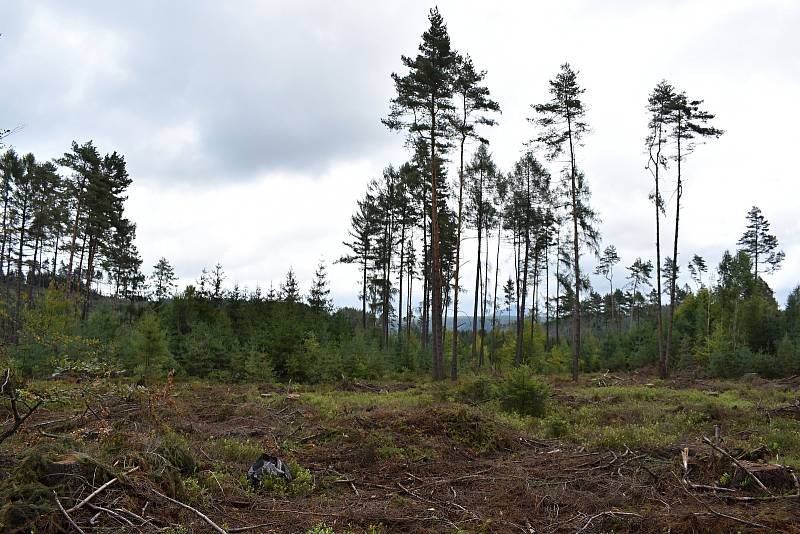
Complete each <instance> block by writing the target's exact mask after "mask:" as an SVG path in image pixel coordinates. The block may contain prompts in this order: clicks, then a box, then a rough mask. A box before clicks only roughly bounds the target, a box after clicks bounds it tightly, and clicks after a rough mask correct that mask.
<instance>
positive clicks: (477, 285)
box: [472, 230, 481, 362]
mask: <svg viewBox="0 0 800 534" xmlns="http://www.w3.org/2000/svg"><path fill="white" fill-rule="evenodd" d="M480 284H481V231H480V230H478V261H477V262H476V263H475V294H474V299H473V305H472V361H473V362H474V361H475V360H476V359H477V357H478V302H479V301H480Z"/></svg>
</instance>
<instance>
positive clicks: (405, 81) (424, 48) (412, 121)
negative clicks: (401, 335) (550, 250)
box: [383, 8, 456, 380]
mask: <svg viewBox="0 0 800 534" xmlns="http://www.w3.org/2000/svg"><path fill="white" fill-rule="evenodd" d="M428 20H429V22H430V28H429V29H428V30H427V31H426V32H425V33H424V34H423V35H422V43H420V45H419V54H418V55H417V57H416V58H411V57H407V56H402V62H403V65H404V66H405V67H406V68H407V69H408V73H407V74H406V75H405V76H400V75H398V74H392V79H393V80H394V83H395V89H396V91H397V96H396V97H395V98H394V99H393V100H392V107H391V112H390V114H389V117H388V118H387V119H385V120H384V121H383V122H384V124H385V125H386V126H388V127H389V128H390V129H392V130H406V131H407V132H408V134H409V137H410V138H411V140H412V142H413V140H414V139H416V138H418V137H421V138H422V139H424V140H425V142H426V144H427V147H428V149H429V150H430V167H429V168H430V195H431V196H430V198H431V206H430V214H431V229H430V239H431V262H432V265H431V267H432V273H431V274H432V277H431V278H432V279H431V282H432V285H431V300H432V302H431V308H432V320H431V323H432V331H433V332H432V333H433V378H434V379H435V380H442V379H443V378H444V356H443V351H442V343H443V339H442V333H443V330H442V293H443V292H442V286H443V283H442V262H441V241H440V239H441V237H440V228H439V204H440V202H441V201H442V200H443V199H442V200H440V198H439V193H440V192H439V190H438V185H439V181H438V177H437V170H438V166H439V163H440V162H439V159H440V158H441V155H442V154H443V153H445V152H446V151H447V150H448V149H449V148H450V142H449V141H450V138H451V136H452V132H451V128H452V124H453V121H452V113H453V102H452V96H453V78H454V72H453V70H454V66H455V62H456V54H455V52H454V51H453V50H452V49H451V48H450V37H449V35H448V34H447V26H446V25H445V23H444V20H443V19H442V16H441V15H440V14H439V10H438V8H434V9H431V11H430V14H429V16H428Z"/></svg>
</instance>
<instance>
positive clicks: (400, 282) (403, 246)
mask: <svg viewBox="0 0 800 534" xmlns="http://www.w3.org/2000/svg"><path fill="white" fill-rule="evenodd" d="M405 251H406V215H405V209H404V210H403V222H402V224H401V225H400V268H399V269H398V273H399V274H400V276H399V278H400V279H399V280H398V285H399V289H398V291H397V342H398V343H400V332H402V330H403V276H404V273H403V261H404V260H405Z"/></svg>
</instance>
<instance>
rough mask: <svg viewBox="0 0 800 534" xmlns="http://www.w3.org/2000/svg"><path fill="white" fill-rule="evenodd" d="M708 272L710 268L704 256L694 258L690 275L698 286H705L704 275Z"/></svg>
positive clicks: (690, 267) (690, 265)
mask: <svg viewBox="0 0 800 534" xmlns="http://www.w3.org/2000/svg"><path fill="white" fill-rule="evenodd" d="M707 271H708V266H707V265H706V260H705V259H703V257H702V256H698V255H697V254H695V255H694V257H692V261H690V262H689V274H690V275H691V277H692V280H693V281H694V283H695V284H697V285H698V286H702V285H703V274H705V273H706V272H707Z"/></svg>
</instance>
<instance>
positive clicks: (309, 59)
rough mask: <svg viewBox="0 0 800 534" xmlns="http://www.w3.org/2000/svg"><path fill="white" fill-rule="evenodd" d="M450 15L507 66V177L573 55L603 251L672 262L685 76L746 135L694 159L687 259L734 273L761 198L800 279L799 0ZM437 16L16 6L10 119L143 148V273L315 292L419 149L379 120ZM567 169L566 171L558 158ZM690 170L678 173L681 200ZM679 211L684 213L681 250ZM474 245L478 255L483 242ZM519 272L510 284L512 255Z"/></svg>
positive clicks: (500, 138) (303, 6)
mask: <svg viewBox="0 0 800 534" xmlns="http://www.w3.org/2000/svg"><path fill="white" fill-rule="evenodd" d="M439 4H440V5H439V7H440V9H441V12H442V13H443V15H444V17H445V20H446V21H447V23H448V27H449V31H450V34H451V38H452V43H453V46H454V47H456V48H457V49H459V50H461V51H464V52H469V53H470V55H471V56H472V57H473V59H474V61H475V63H476V65H477V66H478V67H479V68H485V69H488V76H487V79H486V80H487V84H488V86H489V87H490V89H491V90H492V94H493V96H494V97H495V98H496V99H497V100H498V101H499V102H500V104H501V106H502V108H503V114H502V116H501V117H500V124H499V126H497V127H495V128H493V129H492V130H491V131H489V132H485V133H486V136H487V137H488V138H489V139H490V140H491V143H492V152H493V154H494V156H495V158H496V160H497V163H498V165H499V166H500V167H501V168H503V169H509V168H511V166H512V165H513V163H514V161H515V160H516V159H517V158H518V157H519V156H520V154H521V151H522V148H523V143H524V142H526V141H528V140H529V139H531V138H532V137H533V135H534V131H533V129H532V126H531V124H530V123H529V122H528V121H527V118H528V117H530V116H531V114H532V110H531V108H530V104H533V103H540V102H543V101H545V100H547V99H548V94H547V88H548V80H549V79H550V78H551V77H552V76H553V75H554V74H555V72H556V70H557V69H558V66H559V65H560V64H561V63H562V62H564V61H570V63H572V64H573V66H574V67H575V68H577V69H578V70H579V71H580V80H581V83H582V85H583V86H584V87H585V88H586V89H587V92H586V94H585V99H586V103H587V106H588V116H587V118H588V120H589V122H590V125H591V127H592V134H591V135H589V136H587V138H586V139H585V145H584V146H583V147H581V149H580V152H579V160H580V164H581V167H582V168H583V169H584V170H585V171H586V176H587V179H588V181H589V184H590V185H591V188H592V191H593V205H594V207H595V208H596V209H597V210H598V211H599V212H600V215H601V217H602V220H603V224H602V226H601V231H602V234H603V239H604V243H603V246H605V245H607V244H612V243H613V244H615V245H616V246H617V249H618V250H619V251H620V254H621V255H622V264H621V265H630V264H631V263H632V262H633V260H634V259H635V258H636V257H637V256H641V257H643V258H645V259H647V258H652V257H653V256H654V252H653V243H654V241H655V235H654V228H653V222H652V205H651V204H650V203H649V202H648V200H647V195H648V193H649V192H650V190H651V188H652V184H651V181H652V180H651V177H650V176H649V174H648V173H647V171H645V170H644V164H645V163H646V159H645V157H644V154H643V138H644V136H645V134H646V132H645V128H646V121H647V117H646V115H645V111H644V106H645V103H646V98H647V94H648V93H649V91H650V90H651V89H652V87H653V86H654V85H655V84H656V83H657V82H658V81H659V80H661V79H662V78H667V79H668V80H670V81H671V82H672V83H674V84H675V85H676V86H678V87H679V88H681V89H684V90H686V91H687V93H688V94H689V96H691V97H693V98H703V99H705V101H706V105H707V107H708V108H709V109H710V110H712V111H713V112H715V113H716V114H717V116H718V117H717V123H718V124H719V125H720V126H721V127H722V128H724V129H725V130H726V133H725V135H724V136H723V137H722V138H721V139H719V140H715V141H713V142H709V143H708V144H707V145H704V146H701V147H698V149H697V151H696V153H695V154H693V155H692V156H691V157H690V158H689V159H688V160H687V162H686V166H685V168H684V171H685V179H686V191H685V196H684V203H683V206H682V215H681V217H682V221H683V223H682V228H681V236H682V237H681V246H680V251H681V252H680V253H681V263H682V264H685V263H686V261H688V259H689V258H690V257H691V256H692V255H693V254H694V253H699V254H702V255H704V256H706V257H707V259H708V260H709V263H710V264H711V265H714V264H715V263H716V262H717V261H718V259H719V257H720V256H721V254H722V252H723V251H724V249H726V248H730V249H734V248H735V244H736V241H737V239H738V237H739V235H740V234H741V232H742V230H743V227H744V216H745V214H746V213H747V210H748V209H749V208H750V206H752V205H753V204H757V205H758V206H759V207H761V208H762V210H763V212H764V214H765V215H766V216H767V218H768V219H769V220H770V221H771V222H772V228H773V231H774V232H775V233H776V234H777V235H778V238H779V240H780V241H781V243H782V246H783V247H784V249H785V250H786V253H787V260H786V264H785V266H784V268H783V269H782V270H781V271H779V272H778V273H776V274H775V275H773V276H772V277H770V278H769V281H770V282H771V283H773V284H774V285H775V288H776V292H777V294H778V296H779V300H781V301H783V300H784V299H785V295H786V294H787V293H788V291H789V290H791V288H792V287H794V285H795V284H796V283H797V280H798V272H800V263H798V262H800V249H798V247H799V246H800V242H799V241H798V237H797V236H798V235H800V227H798V224H799V223H798V217H797V209H796V197H797V192H798V185H797V181H796V176H794V175H793V174H792V173H793V171H792V169H791V166H790V165H787V164H786V155H790V154H793V153H794V151H795V146H794V145H795V144H796V141H795V137H796V136H795V134H794V125H795V124H797V123H798V122H800V108H798V107H797V106H795V105H793V103H794V102H795V100H796V95H797V94H798V91H800V79H798V76H797V72H798V66H800V64H799V63H800V58H799V56H798V55H797V54H796V50H797V49H798V48H800V38H798V36H797V33H796V31H795V30H796V28H797V27H798V25H800V4H798V3H797V2H793V1H790V0H764V1H757V0H733V1H722V0H720V1H711V2H703V3H697V2H691V1H688V0H686V1H680V2H670V1H666V0H665V1H660V2H633V1H630V0H629V1H626V2H615V3H613V4H608V3H604V4H602V5H601V4H599V3H597V2H592V1H589V0H583V1H578V2H561V3H557V2H551V3H540V2H535V3H533V2H532V3H514V4H511V3H506V4H497V3H494V4H493V3H487V2H477V1H449V0H443V1H441V2H440V3H439ZM429 7H430V5H429V4H428V3H426V2H421V1H414V2H402V3H401V2H396V3H390V2H359V1H355V0H353V1H349V0H348V1H341V2H339V1H337V2H328V1H322V0H315V1H308V2H291V3H290V2H277V1H276V2H263V1H256V0H252V1H242V2H214V1H211V0H199V1H188V0H187V1H177V2H161V1H157V0H145V1H142V2H136V3H125V4H122V3H110V2H101V1H99V0H96V1H89V0H83V1H76V2H69V3H63V2H56V1H53V0H50V1H48V0H44V1H41V2H36V3H33V2H4V3H3V4H2V5H0V32H2V33H3V36H2V37H1V38H0V72H2V73H3V81H2V84H0V102H2V103H3V104H4V105H3V106H2V108H0V109H2V114H0V126H15V125H17V124H24V125H25V129H24V130H22V131H21V132H19V133H17V134H15V135H14V136H12V137H10V138H8V139H7V141H8V142H10V143H13V144H14V145H15V147H16V148H18V149H19V150H21V151H24V152H27V151H32V152H34V153H35V154H37V156H38V157H39V158H40V159H46V158H49V157H55V156H58V155H60V154H61V153H63V151H64V150H65V149H66V148H68V146H69V143H70V142H71V141H72V140H73V139H76V140H78V141H84V140H87V139H94V140H95V142H96V144H97V145H98V146H99V147H100V149H101V150H103V151H109V152H110V151H112V150H118V151H120V152H121V153H123V154H125V156H126V160H127V161H128V166H129V171H130V172H131V175H132V177H133V179H134V183H133V185H132V187H131V190H130V201H129V209H130V211H131V217H132V218H133V219H134V220H135V221H136V222H137V223H138V230H139V238H138V243H139V248H140V250H141V251H142V253H143V255H144V257H145V265H152V264H154V263H155V261H156V260H157V259H158V258H159V257H160V256H166V257H167V258H168V259H169V260H170V261H171V262H172V263H173V264H175V266H176V267H177V270H178V273H179V274H180V276H181V278H182V280H183V281H184V282H189V281H192V280H194V279H195V278H196V277H197V276H198V274H199V271H200V269H201V268H202V267H204V266H206V267H209V266H212V265H213V264H214V263H216V262H217V261H218V260H219V261H221V262H222V263H223V265H224V266H225V268H226V270H227V271H228V275H229V280H230V281H231V282H232V281H234V280H238V281H239V282H240V283H242V284H247V285H250V286H251V287H252V286H254V285H255V283H257V282H259V281H260V282H261V283H262V287H266V286H267V285H268V281H269V280H274V281H275V284H276V286H277V284H278V282H279V280H280V279H282V278H283V274H284V273H285V271H286V269H288V267H289V266H290V265H292V266H293V267H294V268H295V269H296V270H297V271H298V276H299V277H300V279H301V280H305V281H308V280H310V278H311V276H312V274H313V270H314V268H315V267H316V262H317V260H318V259H319V257H320V256H324V257H325V258H326V259H327V260H328V261H329V263H330V262H331V261H332V260H334V259H335V258H337V257H338V256H339V255H340V254H341V253H342V250H343V249H342V245H341V241H342V240H343V239H344V238H345V237H346V234H347V229H348V228H347V227H348V224H349V215H350V213H351V211H352V209H353V207H354V205H355V201H356V199H357V198H358V197H359V196H360V195H361V194H362V193H363V190H364V187H365V185H366V183H367V181H368V180H369V178H370V177H372V176H378V175H379V174H380V172H381V169H382V167H383V166H384V165H386V164H388V163H393V164H395V165H397V164H399V163H402V161H403V159H405V158H407V157H408V155H407V153H406V151H405V149H404V148H403V142H402V141H403V138H402V136H400V135H397V134H393V133H390V132H388V131H387V130H386V129H385V128H384V127H383V126H382V125H381V124H380V121H379V119H380V117H382V116H384V115H385V114H386V113H387V112H388V102H389V99H390V98H391V96H392V94H393V87H392V82H391V79H390V73H391V72H393V71H397V70H400V69H401V68H402V66H401V63H400V55H401V54H406V55H411V54H414V53H415V52H416V47H417V45H418V42H419V37H420V35H421V33H422V32H423V31H424V30H425V28H426V25H427V20H426V18H425V16H426V14H427V11H428V9H429ZM550 168H551V171H552V172H553V174H556V173H557V171H558V165H557V164H555V163H552V164H550ZM454 174H455V173H454V172H453V169H452V168H451V169H450V175H451V177H452V176H454ZM672 180H674V174H672V173H671V172H670V174H668V176H667V177H666V182H665V187H666V188H667V189H671V188H672V189H674V184H672ZM673 217H674V213H673V212H668V214H667V218H666V219H665V226H664V234H663V235H662V239H663V240H664V241H665V242H669V241H670V240H671V232H672V223H671V221H672V220H673ZM466 247H467V250H465V252H464V254H463V255H464V257H465V258H471V257H472V256H474V253H475V251H474V250H472V249H471V247H472V248H474V247H475V243H474V240H468V241H467V245H466ZM665 255H666V253H665ZM508 256H509V254H508V251H507V250H504V251H503V252H501V257H508ZM592 266H593V260H592V259H591V258H589V257H587V258H586V268H587V270H590V269H591V268H592ZM502 269H503V272H502V273H501V278H504V277H505V276H507V275H508V272H509V271H510V264H509V262H508V261H506V262H504V264H503V266H502ZM684 270H685V269H684ZM330 272H331V277H332V280H333V290H334V292H335V293H336V296H337V299H339V300H337V301H338V302H339V303H340V304H355V303H356V295H357V293H358V289H357V282H358V274H357V272H356V269H355V268H354V267H352V266H345V265H336V266H331V268H330ZM597 284H598V287H603V286H601V285H599V284H601V281H600V280H597ZM468 301H469V298H466V299H463V302H468Z"/></svg>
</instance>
